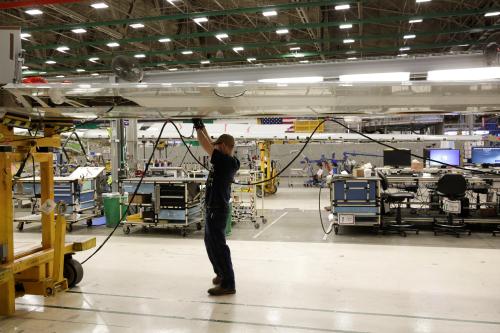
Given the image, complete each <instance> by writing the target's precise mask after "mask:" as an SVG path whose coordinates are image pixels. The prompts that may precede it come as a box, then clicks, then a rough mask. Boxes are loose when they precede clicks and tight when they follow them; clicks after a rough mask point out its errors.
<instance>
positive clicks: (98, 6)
mask: <svg viewBox="0 0 500 333" xmlns="http://www.w3.org/2000/svg"><path fill="white" fill-rule="evenodd" d="M90 7H92V8H95V9H104V8H108V7H109V6H108V5H107V4H106V3H104V2H97V3H93V4H91V5H90Z"/></svg>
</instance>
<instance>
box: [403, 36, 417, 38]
mask: <svg viewBox="0 0 500 333" xmlns="http://www.w3.org/2000/svg"><path fill="white" fill-rule="evenodd" d="M416 37H417V35H404V36H403V39H414V38H416Z"/></svg>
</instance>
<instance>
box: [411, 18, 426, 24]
mask: <svg viewBox="0 0 500 333" xmlns="http://www.w3.org/2000/svg"><path fill="white" fill-rule="evenodd" d="M423 21H424V20H423V19H421V18H416V19H411V20H409V21H408V23H422V22H423Z"/></svg>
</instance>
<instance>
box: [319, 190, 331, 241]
mask: <svg viewBox="0 0 500 333" xmlns="http://www.w3.org/2000/svg"><path fill="white" fill-rule="evenodd" d="M318 212H319V220H320V223H321V229H323V232H324V233H325V235H329V234H331V232H332V230H333V228H332V229H330V231H327V230H326V229H325V225H324V224H323V216H322V215H321V213H322V211H321V185H320V186H319V195H318Z"/></svg>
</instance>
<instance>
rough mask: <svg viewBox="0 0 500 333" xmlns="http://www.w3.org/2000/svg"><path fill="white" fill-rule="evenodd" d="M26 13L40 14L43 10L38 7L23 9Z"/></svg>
mask: <svg viewBox="0 0 500 333" xmlns="http://www.w3.org/2000/svg"><path fill="white" fill-rule="evenodd" d="M25 13H26V14H29V15H31V16H36V15H42V14H43V12H42V11H41V10H40V9H28V10H26V11H25Z"/></svg>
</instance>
